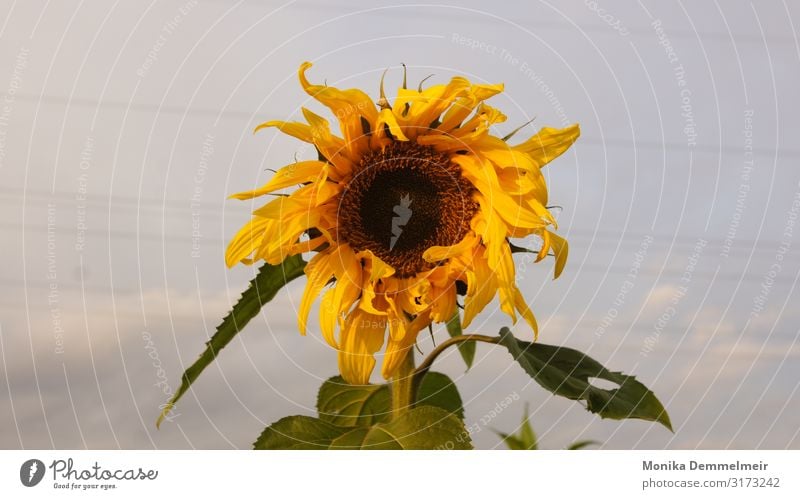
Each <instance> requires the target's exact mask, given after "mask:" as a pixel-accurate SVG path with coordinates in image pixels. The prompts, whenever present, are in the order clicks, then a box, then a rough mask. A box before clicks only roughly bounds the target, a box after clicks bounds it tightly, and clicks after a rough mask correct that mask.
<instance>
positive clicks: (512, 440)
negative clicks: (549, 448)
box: [495, 431, 536, 450]
mask: <svg viewBox="0 0 800 499" xmlns="http://www.w3.org/2000/svg"><path fill="white" fill-rule="evenodd" d="M495 433H497V436H499V437H500V438H501V439H502V440H503V443H504V444H506V447H508V448H509V450H536V449H531V448H530V447H528V446H527V445H526V444H525V442H523V441H522V439H521V438H519V437H518V436H516V435H510V434H508V433H503V432H499V431H497V432H495Z"/></svg>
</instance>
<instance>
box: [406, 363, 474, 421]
mask: <svg viewBox="0 0 800 499" xmlns="http://www.w3.org/2000/svg"><path fill="white" fill-rule="evenodd" d="M415 405H416V406H417V407H420V406H423V405H427V406H432V407H439V408H441V409H444V410H446V411H447V412H449V413H451V414H453V415H454V416H456V417H457V418H458V419H462V420H463V419H464V404H463V402H462V400H461V395H460V394H459V393H458V388H456V385H455V383H453V381H452V380H451V379H450V378H449V377H447V376H446V375H444V374H442V373H437V372H431V371H428V372H427V373H425V376H423V378H422V380H421V381H420V383H419V387H418V388H417V402H416V404H415Z"/></svg>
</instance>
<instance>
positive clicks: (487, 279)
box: [462, 254, 497, 328]
mask: <svg viewBox="0 0 800 499" xmlns="http://www.w3.org/2000/svg"><path fill="white" fill-rule="evenodd" d="M472 265H473V274H474V276H475V278H474V281H473V282H472V283H468V284H467V286H468V288H467V290H468V291H467V296H466V297H465V298H464V319H463V321H462V327H463V328H466V327H469V325H470V324H471V323H472V320H473V319H474V318H475V316H477V315H478V314H479V313H480V312H481V310H483V309H484V307H486V305H487V304H488V303H489V302H490V301H492V299H493V298H494V296H495V294H497V275H496V274H495V273H494V272H493V271H492V270H491V269H490V268H489V265H488V262H487V261H486V259H485V258H484V257H483V255H480V254H479V255H477V256H476V258H475V259H474V260H473V264H472ZM467 275H468V277H469V274H467Z"/></svg>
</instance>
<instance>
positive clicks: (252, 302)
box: [156, 255, 306, 427]
mask: <svg viewBox="0 0 800 499" xmlns="http://www.w3.org/2000/svg"><path fill="white" fill-rule="evenodd" d="M305 265H306V262H304V261H303V259H302V258H301V257H300V255H295V256H290V257H288V258H287V259H286V260H284V261H283V263H282V264H280V265H270V264H268V263H265V264H264V265H263V266H262V267H261V268H260V269H258V274H257V275H256V277H255V278H253V280H252V281H250V286H249V287H248V288H247V289H246V290H245V292H244V293H242V296H241V298H239V301H237V302H236V305H234V306H233V309H232V310H231V311H230V312H229V313H228V315H226V316H225V318H224V319H222V322H221V323H220V325H219V326H217V331H216V332H215V333H214V335H213V336H212V337H211V340H209V341H208V342H206V349H205V350H204V351H203V353H202V354H200V358H199V359H197V360H196V361H195V362H194V364H192V365H191V366H190V367H189V368H188V369H187V370H186V371H185V372H184V373H183V376H182V377H181V386H180V387H179V388H178V391H176V392H175V395H174V396H173V397H172V399H170V401H169V402H168V403H167V404H166V406H165V407H164V410H163V411H162V412H161V415H160V416H159V417H158V421H156V427H158V426H160V425H161V422H162V421H163V420H164V418H166V417H167V415H168V414H169V412H170V411H171V410H172V408H173V407H174V406H175V403H177V402H178V400H180V398H181V397H182V396H183V394H184V393H186V391H187V390H188V389H189V387H190V386H191V385H192V383H194V381H195V380H196V379H197V377H198V376H200V373H202V372H203V370H204V369H205V368H206V367H208V365H209V364H211V362H212V361H213V360H214V359H215V358H216V357H217V355H219V352H220V350H222V349H223V348H225V346H226V345H227V344H228V343H230V341H231V340H232V339H233V338H234V337H235V336H236V335H237V334H238V333H239V331H241V330H242V328H244V326H245V325H246V324H247V323H248V322H250V319H252V318H253V317H255V316H256V315H258V312H259V311H260V310H261V307H263V306H264V304H265V303H267V302H268V301H270V300H272V299H273V298H274V297H275V295H276V294H277V293H278V291H279V290H280V289H281V288H282V287H283V286H285V285H286V284H288V283H289V282H290V281H292V280H294V279H296V278H298V277H300V276H301V275H303V269H304V268H305Z"/></svg>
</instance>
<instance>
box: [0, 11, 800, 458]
mask: <svg viewBox="0 0 800 499" xmlns="http://www.w3.org/2000/svg"><path fill="white" fill-rule="evenodd" d="M412 4H414V5H412ZM437 4H438V5H435V6H434V5H430V6H424V5H418V4H417V3H416V2H410V1H409V2H405V1H399V2H398V1H392V2H384V1H369V2H367V1H360V0H351V1H349V2H345V3H344V4H343V5H342V6H336V7H334V6H332V5H331V3H326V2H321V1H316V2H310V1H309V2H307V1H302V2H290V3H286V4H280V3H278V2H256V1H233V0H201V1H195V0H178V1H145V2H143V1H133V0H117V1H113V2H112V1H100V0H84V1H59V2H48V1H44V0H25V1H24V2H22V1H10V0H0V23H1V24H0V92H2V94H3V97H0V99H2V101H0V207H1V208H0V236H1V237H2V246H1V247H2V258H1V259H0V288H1V289H2V294H1V295H0V311H1V312H0V355H1V356H2V357H0V364H2V369H1V370H0V378H2V382H0V400H2V402H1V403H0V447H2V448H20V447H24V448H51V447H55V448H83V447H88V448H120V447H121V448H247V447H249V445H250V444H251V442H252V441H253V440H254V439H255V437H256V436H257V435H258V434H259V432H260V431H261V430H262V429H263V427H264V426H265V425H267V424H269V423H270V422H272V421H275V420H277V419H278V418H280V417H282V416H284V415H288V414H313V413H314V402H315V397H316V389H317V387H318V385H319V384H320V382H321V380H323V379H325V378H327V377H329V376H332V375H334V374H335V373H336V370H337V369H336V356H335V353H334V352H333V351H331V350H330V349H329V347H328V346H327V345H326V344H325V343H324V341H322V340H321V338H320V336H319V331H318V328H316V327H315V328H312V330H311V332H310V333H309V335H308V336H307V337H300V336H299V334H298V333H297V328H296V314H295V309H296V307H297V304H298V300H299V296H300V293H301V292H302V285H303V283H302V282H300V281H298V282H295V283H294V284H293V285H291V286H289V287H288V288H287V289H286V290H285V291H284V292H282V293H280V294H279V296H278V297H277V298H276V299H275V301H274V302H273V303H271V304H270V305H268V306H267V307H266V308H265V309H264V310H263V313H262V314H261V316H260V317H258V318H257V320H254V321H253V322H252V323H251V324H250V325H249V326H248V327H247V329H246V330H245V331H244V332H243V333H242V334H241V335H240V336H239V337H238V338H237V339H236V340H235V341H234V342H233V343H232V344H231V345H230V346H229V347H228V348H227V349H226V350H225V351H224V352H223V353H222V354H221V355H220V357H219V359H218V362H217V363H216V364H215V365H213V366H212V367H211V368H209V369H208V370H207V372H206V373H204V374H203V375H202V376H201V377H200V379H199V380H198V381H197V383H196V384H195V385H194V388H193V390H192V391H191V392H190V393H188V394H187V395H186V397H185V398H184V400H182V401H181V403H180V404H179V406H178V408H177V410H176V416H175V417H174V419H173V421H171V422H167V423H165V424H164V425H163V426H162V428H161V430H158V431H157V430H156V429H155V425H154V422H155V419H156V417H157V415H158V413H159V405H160V404H162V403H164V402H165V401H166V399H167V398H168V397H167V396H166V395H165V392H171V391H173V390H175V389H177V386H178V384H179V379H180V375H181V373H182V371H183V369H184V368H185V367H186V366H187V365H188V364H189V363H191V362H192V361H193V360H194V359H195V358H196V356H197V355H198V354H199V353H200V351H201V349H202V346H203V342H204V341H205V340H206V339H207V337H208V335H209V334H211V333H212V332H213V330H214V327H215V326H216V324H217V323H218V321H219V319H220V318H221V317H222V316H223V315H224V314H225V313H226V312H227V310H228V309H229V308H230V306H231V304H232V303H233V302H234V301H235V300H236V299H237V298H238V296H239V293H240V292H241V291H242V290H243V289H244V288H245V286H246V283H247V281H248V279H249V278H250V277H251V276H252V272H253V269H252V268H249V267H244V266H239V267H237V268H234V269H231V270H228V269H226V268H225V265H224V260H223V255H224V249H225V246H226V243H227V241H228V240H229V239H230V237H231V236H232V235H233V234H234V233H235V231H236V230H237V229H238V228H239V227H240V226H241V225H242V224H243V223H244V222H245V221H246V220H247V219H248V215H249V212H250V210H251V209H252V208H253V207H254V206H253V205H250V204H249V203H248V202H241V201H235V200H226V199H225V198H226V196H227V195H228V194H230V193H232V192H237V191H241V190H245V189H249V188H252V187H253V186H255V185H258V184H261V183H263V182H264V181H265V180H266V179H268V178H269V177H270V175H271V173H270V171H269V170H268V169H269V168H273V169H274V168H278V167H280V166H282V165H284V164H286V163H288V162H291V161H293V160H294V158H295V157H298V158H305V157H310V155H311V153H313V151H309V149H308V148H304V147H302V144H301V143H299V142H298V141H296V140H294V139H291V138H288V137H284V136H280V135H279V134H277V133H275V132H274V131H266V132H262V133H260V134H258V135H256V136H253V135H252V133H251V131H252V129H253V127H254V126H255V125H256V124H258V123H260V122H262V121H265V120H268V119H290V118H298V117H299V116H300V112H299V110H300V106H308V107H311V108H312V109H313V110H314V111H315V112H318V113H323V111H324V109H323V108H322V107H321V106H320V105H318V104H316V103H315V102H311V101H310V100H309V98H308V96H307V95H306V94H304V93H303V92H302V90H301V89H300V87H299V85H298V82H297V77H296V71H297V68H298V66H299V65H300V63H301V62H303V61H305V60H310V61H313V62H314V63H315V65H314V67H313V68H312V69H311V70H310V71H309V73H308V75H309V78H311V79H312V81H315V82H322V81H327V83H328V84H331V85H337V86H340V87H360V88H363V89H365V90H366V91H368V92H369V93H370V94H371V95H373V96H374V97H375V98H376V99H377V97H378V93H377V92H378V81H379V79H380V76H381V74H382V72H383V71H384V70H385V69H386V68H387V67H389V68H391V69H390V72H389V73H388V75H387V89H388V88H392V89H394V88H396V87H397V86H399V84H400V82H401V79H402V72H401V70H400V69H399V68H400V64H401V63H405V64H407V65H408V67H409V74H408V76H409V81H410V82H411V83H412V84H413V85H415V86H416V83H417V82H418V81H419V80H421V79H423V78H425V77H426V76H428V75H429V74H433V75H434V76H433V77H432V78H431V79H430V80H428V81H429V82H431V83H433V82H445V81H447V80H449V78H450V77H452V76H454V75H464V76H466V77H468V78H470V79H471V80H474V81H480V82H489V83H497V82H504V83H505V85H506V86H505V89H506V92H505V93H504V94H502V95H500V96H498V97H495V98H494V99H493V101H492V103H493V105H495V106H496V107H500V108H501V109H503V110H504V112H505V113H506V114H507V115H508V117H509V120H508V122H507V123H504V124H502V125H500V126H498V127H497V133H498V134H500V135H504V134H505V133H507V132H509V131H510V130H512V129H513V128H516V127H517V126H518V125H519V124H522V123H524V122H526V121H528V120H530V119H531V118H533V117H535V118H536V120H535V121H534V123H533V124H532V125H531V126H529V127H528V128H527V129H526V132H527V133H533V132H534V131H535V129H537V128H538V127H541V126H564V125H566V124H569V123H573V122H578V123H580V124H581V128H582V132H583V135H582V136H581V138H580V139H579V141H578V142H577V143H576V144H575V146H574V147H573V148H572V149H571V150H570V151H569V152H568V153H566V154H565V155H564V156H562V157H561V158H559V159H558V160H557V161H555V162H553V163H552V164H551V165H550V166H548V167H547V168H546V175H547V180H548V185H549V188H550V201H551V203H552V204H556V205H559V206H560V207H562V209H561V210H557V211H556V213H557V216H558V220H559V226H560V231H561V233H562V234H563V235H565V236H566V237H567V238H568V239H569V241H570V259H569V262H568V264H567V267H566V269H565V271H564V273H563V275H562V277H561V278H560V279H559V280H557V281H555V282H553V281H552V280H551V275H552V266H553V262H552V259H547V260H545V261H544V262H542V263H539V264H536V265H533V264H532V262H531V260H530V259H529V258H519V259H518V264H519V269H518V272H519V275H520V286H521V288H522V289H523V293H524V295H525V296H526V297H527V299H528V301H529V303H531V306H532V308H533V311H534V313H535V314H536V316H537V318H538V319H539V323H540V326H541V336H540V340H541V341H543V342H545V343H551V344H561V345H567V346H571V347H574V348H578V349H581V350H584V351H586V352H588V353H590V354H591V355H592V356H593V357H594V358H595V359H597V360H599V361H601V362H602V363H603V364H604V365H605V366H607V367H608V368H610V369H612V370H619V371H624V372H626V373H634V374H636V375H637V377H638V378H639V379H640V380H642V381H643V382H644V383H645V384H647V385H648V386H649V387H651V388H652V389H653V390H654V391H655V393H656V394H657V395H658V396H659V397H660V399H661V400H662V401H663V402H664V404H665V405H666V407H667V409H668V410H669V413H670V415H671V417H672V421H673V425H674V428H675V433H674V434H672V433H670V432H668V431H667V430H665V429H664V428H662V427H660V426H656V425H653V424H650V423H646V422H642V421H626V422H617V421H603V420H600V419H599V418H597V417H595V416H593V415H591V414H589V413H588V412H586V411H585V410H584V409H583V408H582V407H581V406H580V405H578V404H575V403H572V402H569V401H565V400H561V399H556V398H554V397H552V396H550V395H549V394H548V393H547V392H545V391H543V390H542V389H541V388H539V387H538V385H536V384H535V383H533V382H531V380H530V378H529V377H528V376H527V375H526V374H525V373H524V372H523V371H522V370H521V369H520V368H519V367H518V366H516V365H515V364H513V363H512V362H511V358H510V356H509V355H508V353H507V352H506V351H504V350H501V349H492V348H490V347H488V346H486V345H480V346H479V347H478V357H477V360H476V364H475V366H474V367H473V369H472V370H470V371H469V372H468V373H465V372H464V367H463V364H462V362H461V360H460V358H459V357H458V353H457V352H456V351H455V350H454V351H452V352H450V354H449V355H447V356H446V357H445V358H442V359H441V360H440V361H439V362H438V364H437V366H436V369H438V370H441V371H443V372H445V373H447V374H448V375H450V376H451V377H452V378H454V379H455V380H457V383H458V386H459V388H460V389H461V393H462V396H463V397H464V402H465V408H466V417H467V423H468V424H476V423H478V427H479V430H478V431H476V432H474V433H473V439H474V441H475V443H476V445H477V446H479V447H480V448H494V447H501V444H500V442H499V440H498V438H497V437H496V436H495V434H494V433H493V432H492V429H497V430H502V431H512V430H514V429H515V428H516V427H517V425H518V423H519V420H520V418H521V417H522V414H523V411H524V408H525V404H528V405H529V407H530V410H531V413H532V421H533V424H534V427H535V428H536V430H537V432H538V433H539V436H540V440H541V443H542V446H544V447H546V448H563V447H564V446H566V445H568V444H569V443H570V442H571V441H573V440H577V439H593V440H597V441H599V442H602V447H604V448H781V449H782V448H800V423H798V417H797V414H798V413H800V394H798V386H799V385H800V346H798V337H799V335H800V309H798V307H797V304H798V291H797V279H798V275H800V228H799V227H798V225H797V218H798V212H799V211H800V169H798V167H797V164H798V158H800V146H798V142H797V139H796V138H797V137H798V135H800V120H798V118H797V116H798V114H800V105H799V104H800V102H798V98H799V97H798V95H799V94H798V92H797V88H798V83H800V46H799V45H798V38H797V34H796V33H795V28H794V26H795V25H797V24H800V19H799V17H800V10H798V7H797V6H796V5H789V2H786V1H785V0H783V1H764V2H749V1H738V0H735V1H726V2H717V1H716V0H715V1H706V2H681V1H668V2H656V1H654V0H646V1H624V0H619V1H612V0H597V1H587V2H584V1H578V0H575V1H570V2H546V1H534V2H528V1H522V0H519V1H514V2H485V1H480V2H479V1H468V2H453V1H443V2H437ZM312 316H316V313H315V312H313V311H312ZM508 324H509V320H508V318H507V317H505V316H504V315H503V314H502V313H500V312H499V310H498V307H497V303H496V302H495V303H493V304H492V305H491V306H490V307H488V308H487V309H486V311H485V312H484V313H483V314H482V315H481V316H480V317H479V319H478V320H476V321H475V323H474V324H473V326H472V329H474V330H475V331H481V332H487V333H491V332H495V331H497V330H498V329H499V328H500V327H502V326H504V325H508ZM516 332H517V335H518V336H519V337H521V338H527V337H530V334H531V333H530V331H529V330H528V329H527V328H526V327H525V326H524V325H522V324H520V326H519V327H517V328H516ZM437 334H438V337H439V338H440V339H441V338H442V334H444V333H443V332H441V331H439V332H438V333H437ZM420 347H421V348H422V349H423V351H429V350H430V348H431V344H430V342H429V341H428V340H425V341H422V342H421V344H420ZM160 369H162V370H160ZM375 381H378V380H377V379H375ZM508 396H512V398H514V399H515V400H516V401H515V402H514V403H513V404H512V405H511V406H510V407H508V408H506V409H504V410H502V411H501V412H500V413H499V414H495V415H492V414H493V413H492V411H493V408H495V406H496V404H498V403H499V402H500V401H501V400H503V399H505V398H506V397H508ZM482 420H483V423H481V421H482Z"/></svg>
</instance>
